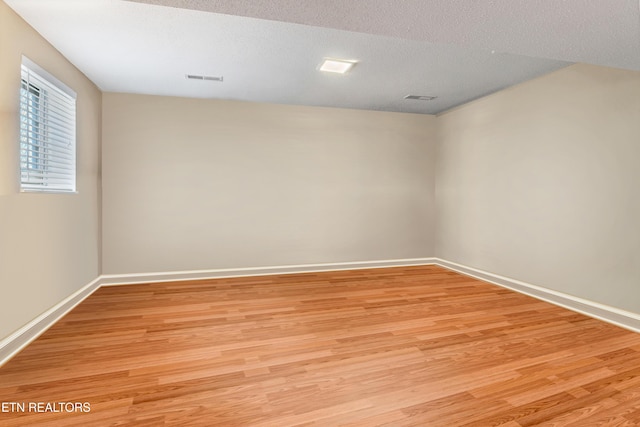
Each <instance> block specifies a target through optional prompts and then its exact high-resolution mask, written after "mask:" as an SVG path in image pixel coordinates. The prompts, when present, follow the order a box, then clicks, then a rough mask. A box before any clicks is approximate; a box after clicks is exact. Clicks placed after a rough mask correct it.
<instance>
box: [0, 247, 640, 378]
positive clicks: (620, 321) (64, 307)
mask: <svg viewBox="0 0 640 427" xmlns="http://www.w3.org/2000/svg"><path fill="white" fill-rule="evenodd" d="M432 264H435V265H439V266H441V267H443V268H447V269H449V270H453V271H456V272H458V273H462V274H465V275H467V276H471V277H474V278H476V279H480V280H484V281H485V282H489V283H493V284H495V285H498V286H502V287H505V288H508V289H511V290H514V291H516V292H519V293H522V294H526V295H530V296H532V297H534V298H537V299H540V300H543V301H547V302H550V303H552V304H555V305H559V306H561V307H564V308H567V309H569V310H573V311H577V312H579V313H582V314H585V315H587V316H590V317H594V318H596V319H600V320H602V321H605V322H608V323H612V324H614V325H617V326H620V327H622V328H625V329H629V330H631V331H634V332H640V314H637V313H632V312H629V311H625V310H621V309H619V308H615V307H611V306H608V305H605V304H600V303H597V302H595V301H589V300H586V299H583V298H579V297H576V296H573V295H568V294H565V293H562V292H558V291H554V290H552V289H547V288H543V287H540V286H536V285H533V284H530V283H525V282H521V281H519V280H515V279H511V278H508V277H504V276H500V275H497V274H494V273H489V272H487V271H483V270H479V269H477V268H473V267H468V266H465V265H462V264H457V263H454V262H451V261H447V260H443V259H440V258H411V259H398V260H381V261H359V262H340V263H326V264H305V265H285V266H273V267H250V268H225V269H217V270H193V271H171V272H162V273H143V274H105V275H102V276H100V277H98V278H97V279H95V280H93V281H92V282H91V283H89V284H87V285H85V286H84V287H82V288H81V289H79V290H78V291H77V292H75V293H74V294H73V295H71V296H69V297H68V298H66V299H65V300H64V301H61V302H60V303H59V304H57V305H55V306H54V307H52V308H51V309H49V310H47V311H46V312H44V313H42V314H41V315H40V316H38V317H37V318H35V319H33V320H32V321H31V322H29V323H28V324H26V325H24V326H23V327H22V328H20V329H18V330H17V331H15V332H14V333H12V334H11V335H9V336H8V337H6V338H4V339H2V340H1V341H0V366H2V365H4V364H5V363H6V362H7V361H8V360H9V359H11V358H12V357H13V356H15V355H16V354H17V353H18V352H19V351H20V350H22V349H23V348H24V347H26V346H27V345H28V344H29V343H31V342H32V341H34V340H35V339H36V338H38V337H39V336H40V335H42V333H43V332H45V331H46V330H47V329H49V328H50V327H51V326H52V325H53V324H55V323H56V322H57V321H58V320H59V319H60V318H61V317H62V316H64V315H65V314H67V313H68V312H70V311H71V310H72V309H73V308H74V307H75V306H77V305H78V304H80V303H81V302H82V301H84V299H86V298H87V297H88V296H89V295H91V294H92V293H93V292H95V291H96V290H97V289H98V288H100V287H101V286H110V285H127V284H139V283H157V282H172V281H180V280H198V279H221V278H226V277H246V276H266V275H275V274H295V273H314V272H322V271H340V270H359V269H367V268H386V267H402V266H412V265H415V266H417V265H432Z"/></svg>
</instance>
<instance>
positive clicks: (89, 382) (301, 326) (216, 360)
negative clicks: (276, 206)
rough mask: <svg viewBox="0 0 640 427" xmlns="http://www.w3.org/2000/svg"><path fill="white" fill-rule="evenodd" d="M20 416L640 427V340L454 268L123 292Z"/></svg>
mask: <svg viewBox="0 0 640 427" xmlns="http://www.w3.org/2000/svg"><path fill="white" fill-rule="evenodd" d="M0 402H89V403H90V405H91V411H90V412H88V413H86V412H85V413H66V412H58V413H54V412H47V413H33V412H31V413H30V412H28V411H26V412H25V413H21V412H4V413H2V412H0V425H2V426H27V425H28V426H102V425H105V426H294V425H300V426H302V425H304V426H316V425H317V426H338V425H348V426H446V427H451V426H482V427H484V426H507V427H514V426H534V425H544V426H637V425H639V424H640V335H639V334H635V333H633V332H629V331H626V330H624V329H621V328H618V327H615V326H612V325H609V324H606V323H603V322H601V321H598V320H595V319H591V318H588V317H586V316H583V315H580V314H577V313H574V312H571V311H568V310H565V309H562V308H559V307H556V306H553V305H551V304H548V303H546V302H542V301H538V300H535V299H533V298H530V297H527V296H524V295H520V294H517V293H515V292H512V291H510V290H507V289H503V288H500V287H497V286H494V285H490V284H487V283H484V282H481V281H479V280H476V279H472V278H469V277H466V276H463V275H460V274H458V273H455V272H452V271H449V270H446V269H444V268H441V267H437V266H423V267H402V268H386V269H368V270H353V271H338V272H323V273H308V274H291V275H279V276H264V277H246V278H233V279H217V280H202V281H190V282H175V283H156V284H145V285H129V286H117V287H105V288H101V289H100V290H98V291H97V292H96V293H95V294H93V295H92V296H91V297H89V298H88V299H87V300H86V301H84V302H83V303H82V304H80V305H79V306H78V307H76V308H75V309H74V310H73V311H72V312H71V313H69V314H68V315H67V316H66V317H64V318H63V319H62V320H61V321H60V322H58V323H57V324H56V325H55V326H53V327H52V328H51V329H50V330H48V331H47V332H46V333H45V334H43V335H42V336H41V337H40V338H39V339H37V340H36V341H35V342H34V343H33V344H31V345H30V346H29V347H27V348H26V349H25V350H24V351H23V352H22V353H20V354H19V355H18V356H16V357H15V358H14V359H13V360H11V361H10V362H9V363H7V364H6V365H5V366H4V367H2V368H1V369H0Z"/></svg>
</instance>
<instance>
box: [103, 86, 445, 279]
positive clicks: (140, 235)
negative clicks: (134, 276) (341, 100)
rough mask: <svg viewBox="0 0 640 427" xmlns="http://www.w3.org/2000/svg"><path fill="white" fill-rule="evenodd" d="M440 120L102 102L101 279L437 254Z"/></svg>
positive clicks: (112, 98) (265, 107)
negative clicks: (436, 176) (437, 124)
mask: <svg viewBox="0 0 640 427" xmlns="http://www.w3.org/2000/svg"><path fill="white" fill-rule="evenodd" d="M434 122H435V117H434V116H428V115H417V114H402V113H386V112H376V111H359V110H347V109H330V108H318V107H300V106H286V105H273V104H260V103H250V102H239V101H222V100H202V99H186V98H171V97H159V96H143V95H131V94H114V93H105V94H104V95H103V254H104V256H103V268H104V273H106V274H124V273H146V272H164V271H183V270H198V269H216V268H238V267H262V266H277V265H292V264H309V263H324V262H349V261H361V260H367V261H371V260H385V259H404V258H415V257H425V256H430V255H431V254H432V252H433V221H432V219H433V217H434V206H433V198H434V197H433V193H434V169H433V161H434V149H435V141H434V140H433V130H434Z"/></svg>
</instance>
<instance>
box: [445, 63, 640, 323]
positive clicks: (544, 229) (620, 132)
mask: <svg viewBox="0 0 640 427" xmlns="http://www.w3.org/2000/svg"><path fill="white" fill-rule="evenodd" d="M437 122H438V134H439V136H438V138H439V139H438V158H437V175H436V176H437V177H436V182H437V186H436V187H437V189H436V199H437V201H436V203H437V227H436V229H437V244H436V253H437V255H438V256H439V257H441V258H444V259H447V260H450V261H454V262H458V263H462V264H466V265H469V266H472V267H476V268H480V269H484V270H487V271H490V272H493V273H497V274H500V275H504V276H507V277H511V278H515V279H519V280H523V281H527V282H530V283H533V284H536V285H540V286H543V287H547V288H551V289H555V290H558V291H561V292H565V293H568V294H572V295H576V296H579V297H583V298H587V299H591V300H594V301H598V302H601V303H605V304H610V305H613V306H616V307H620V308H623V309H628V310H631V311H634V312H637V313H640V72H633V71H623V70H616V69H610V68H604V67H596V66H590V65H574V66H571V67H569V68H566V69H563V70H560V71H557V72H554V73H552V74H550V75H547V76H544V77H541V78H538V79H536V80H533V81H530V82H527V83H524V84H522V85H519V86H516V87H513V88H511V89H507V90H505V91H502V92H499V93H497V94H494V95H492V96H489V97H487V98H484V99H481V100H478V101H476V102H472V103H470V104H467V105H466V106H463V107H461V108H459V109H457V110H454V111H451V112H449V113H446V114H443V115H441V116H439V117H438V119H437Z"/></svg>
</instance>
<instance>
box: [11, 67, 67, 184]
mask: <svg viewBox="0 0 640 427" xmlns="http://www.w3.org/2000/svg"><path fill="white" fill-rule="evenodd" d="M76 100H77V96H76V93H75V92H74V91H73V90H72V89H71V88H69V87H68V86H66V85H65V84H64V83H62V82H61V81H60V80H58V79H57V78H55V77H54V76H52V75H51V74H50V73H48V72H47V71H45V70H44V69H43V68H42V67H40V66H38V65H37V64H36V63H34V62H33V61H31V60H30V59H29V58H27V57H25V56H23V57H22V64H21V73H20V99H19V110H18V115H19V137H18V162H19V165H18V172H19V183H20V192H37V193H72V194H74V193H77V160H76V159H77V144H76V134H77V123H76V112H77V108H76Z"/></svg>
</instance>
